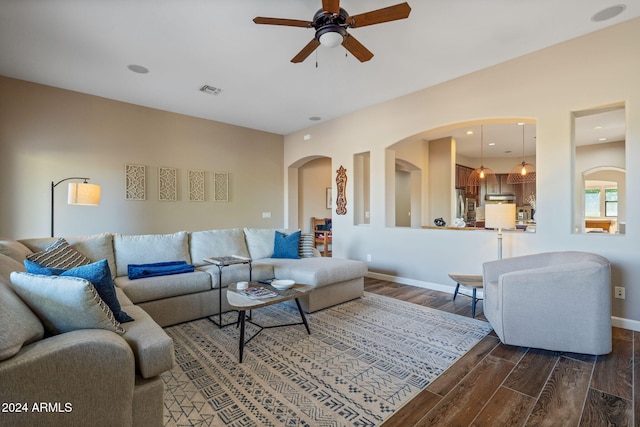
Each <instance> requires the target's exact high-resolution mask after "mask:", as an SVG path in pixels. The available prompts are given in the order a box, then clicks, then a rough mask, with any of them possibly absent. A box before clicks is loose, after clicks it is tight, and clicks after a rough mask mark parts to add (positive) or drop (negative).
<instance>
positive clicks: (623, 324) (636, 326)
mask: <svg viewBox="0 0 640 427" xmlns="http://www.w3.org/2000/svg"><path fill="white" fill-rule="evenodd" d="M367 277H370V278H372V279H378V280H386V281H388V282H393V283H400V284H402V285H411V286H416V287H418V288H424V289H431V290H432V291H440V292H446V293H448V294H453V292H454V291H455V289H456V288H455V286H453V285H452V286H447V285H442V284H439V283H433V282H425V281H422V280H415V279H407V278H406V277H399V276H392V275H390V274H383V273H374V272H372V271H370V272H369V273H367ZM482 296H483V295H482V291H480V292H479V294H478V297H479V298H482ZM611 325H612V326H615V327H616V328H622V329H628V330H631V331H637V332H640V321H638V320H631V319H625V318H623V317H616V316H611Z"/></svg>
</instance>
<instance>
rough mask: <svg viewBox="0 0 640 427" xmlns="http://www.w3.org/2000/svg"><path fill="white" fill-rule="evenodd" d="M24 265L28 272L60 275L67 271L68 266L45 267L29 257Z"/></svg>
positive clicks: (42, 274)
mask: <svg viewBox="0 0 640 427" xmlns="http://www.w3.org/2000/svg"><path fill="white" fill-rule="evenodd" d="M24 267H25V268H26V269H27V273H31V274H40V275H41V276H59V275H61V274H62V273H64V272H65V271H67V269H66V268H57V267H45V266H43V265H40V264H38V263H37V262H34V261H29V260H28V259H25V260H24Z"/></svg>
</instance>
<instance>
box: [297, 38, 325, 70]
mask: <svg viewBox="0 0 640 427" xmlns="http://www.w3.org/2000/svg"><path fill="white" fill-rule="evenodd" d="M318 46H320V42H319V41H318V40H316V39H313V40H311V41H310V42H309V43H307V45H306V46H305V47H303V48H302V50H301V51H300V52H298V54H297V55H296V56H294V57H293V59H292V60H291V62H293V63H294V64H297V63H298V62H302V61H304V60H305V59H307V56H309V55H311V53H312V52H313V51H314V50H316V49H317V48H318Z"/></svg>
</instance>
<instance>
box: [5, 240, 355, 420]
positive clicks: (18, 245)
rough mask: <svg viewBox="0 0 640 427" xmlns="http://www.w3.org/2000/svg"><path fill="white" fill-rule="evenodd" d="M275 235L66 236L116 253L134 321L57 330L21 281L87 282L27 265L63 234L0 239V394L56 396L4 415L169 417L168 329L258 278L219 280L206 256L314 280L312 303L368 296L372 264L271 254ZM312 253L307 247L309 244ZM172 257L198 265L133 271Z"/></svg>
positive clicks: (118, 277)
mask: <svg viewBox="0 0 640 427" xmlns="http://www.w3.org/2000/svg"><path fill="white" fill-rule="evenodd" d="M275 232H276V231H275V230H274V229H250V228H245V229H239V228H238V229H227V230H207V231H196V232H178V233H171V234H157V235H121V234H110V233H104V234H100V235H95V236H82V237H68V238H65V240H66V241H67V242H68V243H69V244H70V246H71V247H72V248H74V249H75V250H77V252H79V253H81V254H83V255H85V256H86V257H87V258H89V259H90V260H92V261H98V260H104V259H106V260H107V263H108V265H109V270H110V272H111V274H112V277H113V281H114V283H115V285H116V288H115V290H116V294H117V297H118V301H119V302H120V305H121V307H122V310H123V311H124V312H126V313H127V314H128V315H129V316H131V317H132V318H134V319H135V320H134V321H132V322H127V323H118V322H117V321H116V322H115V323H116V324H118V326H119V327H121V328H122V330H120V331H119V332H118V331H117V330H100V329H80V330H73V331H68V332H64V333H52V332H51V331H50V330H48V324H47V322H46V321H45V322H43V320H42V319H41V318H39V317H38V315H36V314H39V315H41V313H39V311H38V310H37V307H36V308H34V307H33V306H32V305H29V304H31V302H30V303H29V304H27V303H25V302H24V301H23V299H21V297H20V296H18V293H17V291H18V290H19V291H20V292H24V290H23V289H21V288H20V287H19V286H18V287H17V288H16V286H17V285H18V284H20V283H19V282H26V283H31V282H32V281H34V280H41V281H44V282H43V283H49V282H47V281H53V280H58V281H53V282H51V283H52V284H54V285H58V284H60V283H61V282H60V280H67V281H70V282H69V283H71V284H72V285H74V286H76V285H79V286H80V287H81V288H82V286H83V283H84V282H82V281H83V279H75V278H62V277H54V278H51V277H40V276H33V275H30V274H28V273H23V272H24V270H25V268H24V265H23V261H24V259H25V258H26V257H27V256H29V255H30V254H33V253H38V252H42V251H44V250H46V249H47V248H48V247H49V246H50V245H51V244H52V243H54V242H55V241H56V239H54V238H39V239H24V240H20V241H14V240H7V239H5V240H2V239H0V307H1V310H0V384H1V386H0V402H3V403H4V402H15V403H19V402H26V403H27V404H28V405H32V404H35V403H37V402H46V403H50V404H49V407H48V409H50V410H51V411H50V412H46V411H45V412H34V411H29V412H26V413H25V412H17V410H15V411H13V412H12V413H10V414H7V413H3V414H2V418H3V420H6V421H7V422H8V423H9V424H10V425H61V423H62V424H64V425H86V423H87V422H89V421H90V423H91V424H92V425H96V426H99V425H119V426H128V425H135V426H138V425H162V411H163V399H162V395H163V383H162V380H161V378H160V374H162V372H164V371H166V370H168V369H171V367H172V366H173V363H174V353H173V342H172V340H171V339H170V338H169V337H168V336H167V335H166V334H165V332H164V331H163V330H162V328H161V327H163V326H168V325H172V324H176V323H181V322H186V321H190V320H194V319H198V318H202V317H206V316H211V315H214V314H217V313H218V312H219V307H221V308H222V311H227V310H228V306H227V305H226V298H225V292H226V289H225V288H226V286H227V285H228V284H230V283H233V282H236V281H239V280H247V279H248V278H249V272H250V266H249V265H248V264H240V265H231V266H227V267H224V268H223V269H222V273H221V278H222V283H220V275H219V273H220V272H219V269H218V267H217V266H215V265H212V264H209V263H207V262H205V261H204V258H208V257H215V256H227V255H238V256H243V257H250V258H251V259H252V260H253V261H252V263H251V275H252V279H253V280H266V279H273V278H283V279H284V278H286V279H294V280H296V281H298V282H300V283H305V284H309V285H312V286H314V287H315V288H316V289H315V290H314V291H312V292H311V293H310V294H309V295H307V296H306V297H305V298H304V299H301V304H302V306H303V308H304V309H305V310H306V311H308V312H312V311H316V310H320V309H322V308H326V307H329V306H331V305H335V304H338V303H341V302H344V301H347V300H350V299H354V298H358V297H360V296H361V295H362V293H363V289H364V276H365V275H366V273H367V266H366V264H365V263H362V262H360V261H353V260H347V259H337V258H322V257H319V256H318V255H319V254H318V253H317V251H312V252H313V255H315V256H311V257H302V258H300V259H287V258H271V256H272V255H273V247H274V236H275ZM302 240H303V241H304V240H305V238H303V239H302ZM309 251H310V249H309V248H307V250H306V251H305V250H303V248H302V247H301V253H305V254H308V253H309ZM165 261H185V262H187V263H189V264H193V265H194V266H195V271H193V272H189V273H182V274H174V275H166V276H157V277H148V278H141V279H136V280H130V279H129V278H128V276H127V267H128V265H129V264H146V263H156V262H165ZM103 264H104V262H103ZM12 280H13V283H12ZM64 283H66V282H64ZM87 283H88V282H87ZM20 286H22V285H21V284H20ZM221 286H222V288H221ZM90 287H91V286H90ZM20 295H23V294H20ZM221 297H222V298H221ZM98 300H99V298H98ZM96 310H98V311H100V310H99V309H98V308H96ZM106 311H107V312H110V311H109V310H106ZM12 408H13V409H16V408H17V407H12ZM29 409H32V408H29ZM51 412H55V413H51Z"/></svg>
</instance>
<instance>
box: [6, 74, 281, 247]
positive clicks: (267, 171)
mask: <svg viewBox="0 0 640 427" xmlns="http://www.w3.org/2000/svg"><path fill="white" fill-rule="evenodd" d="M0 150H1V151H0V153H1V155H0V205H1V206H2V212H1V213H0V215H1V217H0V236H6V237H15V238H23V237H34V236H47V235H49V228H50V185H51V181H56V182H57V181H59V180H61V179H63V178H66V177H71V176H86V177H90V178H91V181H90V182H91V183H95V184H100V185H101V187H102V202H101V204H100V206H97V207H88V206H69V205H67V204H66V193H67V186H66V183H63V184H61V185H60V186H58V187H56V191H55V200H56V204H55V207H56V221H55V222H56V225H55V230H56V235H62V236H64V235H83V234H91V233H100V232H104V231H110V232H119V233H165V232H175V231H178V230H202V229H213V228H227V227H244V226H251V227H282V225H283V222H284V219H283V218H284V213H283V212H284V211H283V192H282V188H283V181H284V178H283V137H282V136H280V135H275V134H269V133H265V132H260V131H255V130H251V129H246V128H241V127H237V126H231V125H227V124H223V123H218V122H213V121H209V120H203V119H197V118H192V117H187V116H183V115H179V114H173V113H168V112H164V111H160V110H154V109H150V108H145V107H139V106H135V105H131V104H126V103H122V102H117V101H112V100H107V99H104V98H99V97H95V96H90V95H84V94H80V93H76V92H70V91H66V90H62V89H56V88H52V87H48V86H42V85H37V84H32V83H27V82H24V81H20V80H14V79H9V78H4V77H0ZM125 164H139V165H145V166H146V181H147V182H146V191H147V198H146V200H145V201H127V200H125V197H124V194H125V188H124V185H125V184H124V183H125V179H124V167H125ZM158 167H173V168H176V169H177V170H178V200H177V201H175V202H167V201H159V200H158ZM188 170H203V171H206V180H207V181H206V187H205V188H206V201H204V202H190V201H188V189H187V185H188V182H187V171H188ZM213 171H224V172H229V173H230V200H229V202H214V201H213V192H212V189H213ZM262 212H271V218H270V219H263V218H262Z"/></svg>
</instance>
